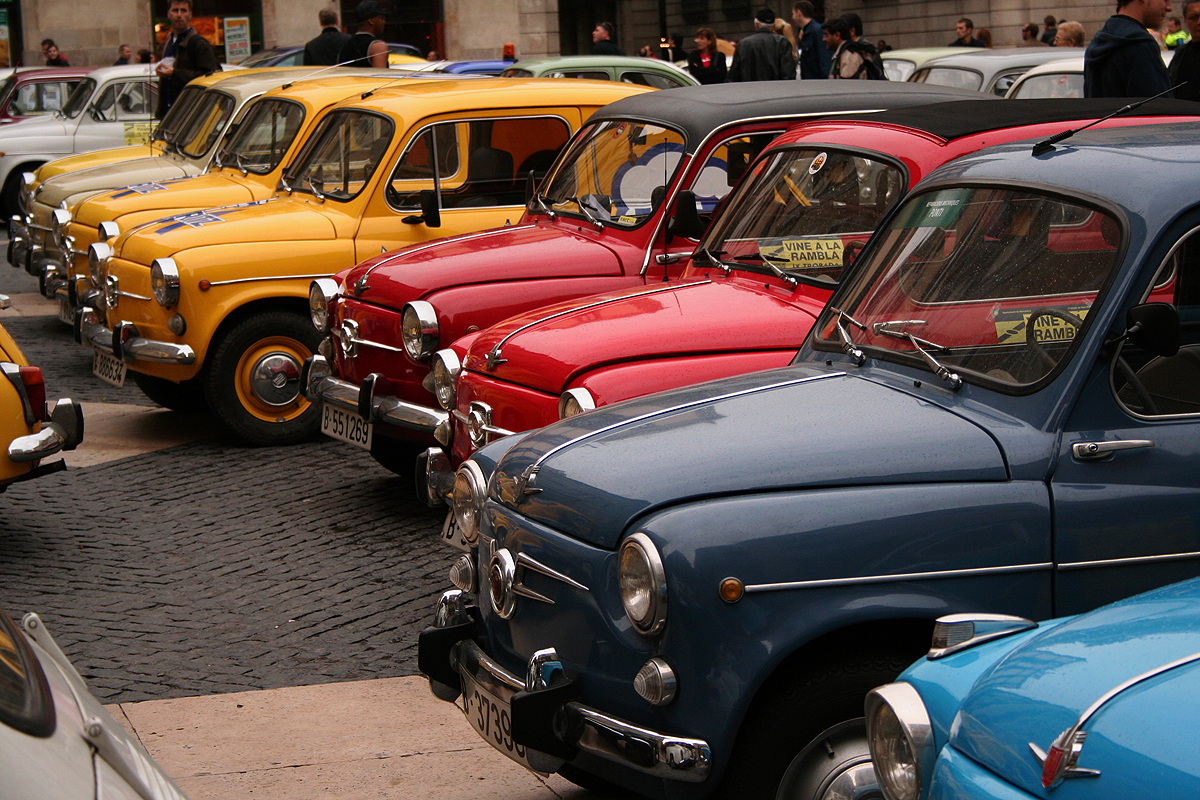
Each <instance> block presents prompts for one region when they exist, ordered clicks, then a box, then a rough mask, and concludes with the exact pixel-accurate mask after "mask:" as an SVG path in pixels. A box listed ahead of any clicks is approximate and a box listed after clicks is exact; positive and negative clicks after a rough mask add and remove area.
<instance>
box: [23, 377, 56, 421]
mask: <svg viewBox="0 0 1200 800" xmlns="http://www.w3.org/2000/svg"><path fill="white" fill-rule="evenodd" d="M21 383H22V384H24V386H25V396H26V397H28V398H29V407H30V408H31V409H33V416H34V418H35V419H37V420H39V421H41V422H49V421H50V412H49V410H48V409H47V408H46V381H45V379H44V378H42V371H41V369H39V368H38V367H21Z"/></svg>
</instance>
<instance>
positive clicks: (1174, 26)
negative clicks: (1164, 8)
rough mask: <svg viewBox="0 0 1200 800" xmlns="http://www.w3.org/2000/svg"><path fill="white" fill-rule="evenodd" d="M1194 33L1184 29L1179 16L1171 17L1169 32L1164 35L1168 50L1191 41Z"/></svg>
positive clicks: (1168, 25) (1168, 21)
mask: <svg viewBox="0 0 1200 800" xmlns="http://www.w3.org/2000/svg"><path fill="white" fill-rule="evenodd" d="M1191 38H1192V35H1191V34H1190V33H1188V32H1187V31H1185V30H1184V29H1183V23H1182V22H1180V20H1179V17H1171V18H1170V19H1168V20H1167V33H1166V35H1165V36H1163V41H1164V42H1166V44H1167V49H1168V50H1175V49H1177V48H1178V47H1179V46H1180V45H1181V44H1183V43H1185V42H1187V41H1189V40H1190V39H1191Z"/></svg>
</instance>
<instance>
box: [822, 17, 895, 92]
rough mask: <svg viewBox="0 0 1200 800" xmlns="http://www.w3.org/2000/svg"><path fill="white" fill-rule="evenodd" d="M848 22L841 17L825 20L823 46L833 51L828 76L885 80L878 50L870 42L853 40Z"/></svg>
mask: <svg viewBox="0 0 1200 800" xmlns="http://www.w3.org/2000/svg"><path fill="white" fill-rule="evenodd" d="M850 31H851V28H850V23H849V21H847V19H846V18H845V17H844V16H843V17H838V18H837V19H831V20H827V21H826V22H825V46H826V47H828V48H829V49H830V50H831V51H832V52H833V66H832V67H831V68H830V70H829V77H830V78H838V79H857V80H879V81H883V80H887V76H886V75H884V72H883V67H882V66H880V64H879V52H878V51H877V50H876V49H875V45H873V44H871V43H870V42H867V41H864V40H861V39H860V40H859V41H857V42H856V41H854V39H853V38H852V37H851V34H850Z"/></svg>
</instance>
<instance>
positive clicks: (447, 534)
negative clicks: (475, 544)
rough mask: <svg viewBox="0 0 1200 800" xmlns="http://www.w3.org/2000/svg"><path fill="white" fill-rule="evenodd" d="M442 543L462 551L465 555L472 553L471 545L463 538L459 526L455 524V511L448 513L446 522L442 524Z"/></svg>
mask: <svg viewBox="0 0 1200 800" xmlns="http://www.w3.org/2000/svg"><path fill="white" fill-rule="evenodd" d="M442 541H443V542H445V543H446V544H448V545H450V546H451V547H453V548H454V549H455V550H462V551H463V552H464V553H469V552H471V545H470V544H469V543H468V542H467V540H466V539H464V538H463V535H462V533H460V532H459V530H458V525H457V524H456V523H455V522H454V512H453V511H449V512H447V513H446V521H445V522H443V523H442Z"/></svg>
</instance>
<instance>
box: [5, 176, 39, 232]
mask: <svg viewBox="0 0 1200 800" xmlns="http://www.w3.org/2000/svg"><path fill="white" fill-rule="evenodd" d="M34 169H36V167H35V168H34ZM29 171H30V170H28V169H24V168H18V169H14V170H13V171H12V172H10V173H8V178H7V179H6V180H5V181H4V189H2V190H0V213H2V214H3V215H4V224H5V226H7V225H8V220H9V218H10V217H11V216H12V215H13V214H16V213H17V208H18V207H19V206H20V203H21V173H22V172H29Z"/></svg>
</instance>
